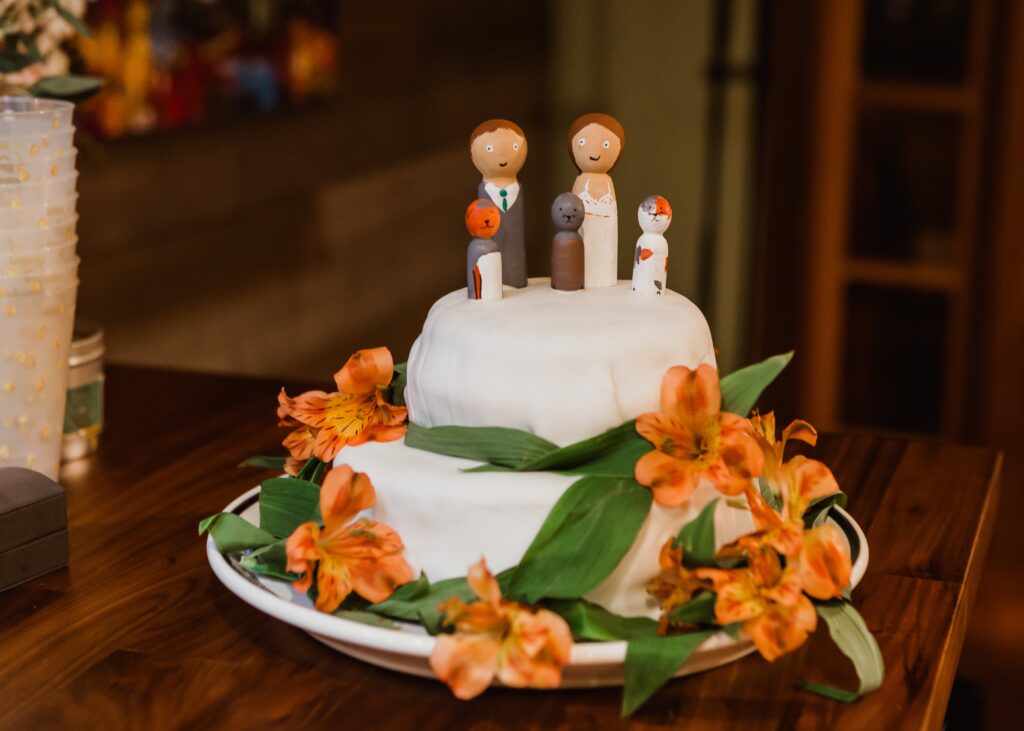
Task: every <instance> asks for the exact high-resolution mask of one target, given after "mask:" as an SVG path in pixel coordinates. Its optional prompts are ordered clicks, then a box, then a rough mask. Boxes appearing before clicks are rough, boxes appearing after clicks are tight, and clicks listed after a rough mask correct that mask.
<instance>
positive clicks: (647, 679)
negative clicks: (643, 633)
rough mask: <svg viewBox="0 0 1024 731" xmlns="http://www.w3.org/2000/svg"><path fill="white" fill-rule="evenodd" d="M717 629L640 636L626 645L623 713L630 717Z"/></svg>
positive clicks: (624, 715)
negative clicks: (660, 635) (664, 635)
mask: <svg viewBox="0 0 1024 731" xmlns="http://www.w3.org/2000/svg"><path fill="white" fill-rule="evenodd" d="M715 631H716V630H702V631H700V632H691V633H689V634H685V635H670V636H668V637H641V638H637V639H633V640H630V641H629V643H628V644H627V645H626V668H625V676H626V677H625V687H624V688H623V690H622V716H623V718H625V717H626V716H630V715H632V714H633V712H634V711H636V709H638V708H639V707H640V706H642V705H643V704H644V703H646V702H647V699H648V698H650V697H651V696H652V695H654V694H655V692H657V690H658V689H659V688H661V686H663V685H665V683H667V682H668V681H669V680H671V679H672V677H673V676H674V675H675V674H676V672H678V671H679V668H681V667H682V666H683V664H684V663H685V662H686V661H687V660H688V659H689V658H690V655H692V654H693V651H694V650H696V649H697V647H698V646H700V644H701V643H702V642H703V641H704V640H706V639H707V638H708V637H710V636H711V635H713V634H714V633H715Z"/></svg>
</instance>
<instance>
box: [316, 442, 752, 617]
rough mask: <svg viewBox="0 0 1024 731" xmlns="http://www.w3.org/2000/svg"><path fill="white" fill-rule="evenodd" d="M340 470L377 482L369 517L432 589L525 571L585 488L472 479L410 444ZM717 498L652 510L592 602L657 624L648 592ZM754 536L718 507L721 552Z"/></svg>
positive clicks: (366, 455) (370, 449) (560, 478)
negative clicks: (572, 496) (565, 504)
mask: <svg viewBox="0 0 1024 731" xmlns="http://www.w3.org/2000/svg"><path fill="white" fill-rule="evenodd" d="M341 463H344V464H348V465H350V466H351V467H352V469H354V470H356V471H357V472H365V473H366V474H367V475H369V476H370V480H371V481H372V482H373V485H374V487H375V488H376V490H377V504H376V506H375V507H373V508H372V509H371V510H370V511H369V513H370V517H372V518H373V519H375V520H378V521H380V522H382V523H385V524H387V525H389V526H391V527H392V528H394V529H395V530H396V531H398V533H399V535H400V536H401V537H402V541H403V542H404V543H405V557H406V559H407V560H408V561H409V563H410V564H411V565H412V567H413V568H414V569H415V570H416V571H423V572H424V573H426V575H427V577H428V578H429V579H430V580H431V581H440V580H443V579H449V578H453V577H458V576H465V575H466V570H467V569H468V568H469V566H470V565H471V564H473V563H475V562H476V561H478V560H479V559H480V557H481V556H482V557H484V558H486V559H487V564H488V566H490V568H491V571H493V572H494V573H498V572H500V571H504V570H505V569H508V568H511V567H512V566H515V565H517V564H518V563H519V561H520V559H521V558H522V557H523V554H524V553H525V552H526V549H527V548H528V547H529V545H530V543H531V542H532V541H533V538H534V536H536V535H537V532H538V531H539V530H540V527H541V524H543V522H544V519H545V518H546V517H547V515H548V513H549V512H550V510H551V508H552V507H554V505H555V503H556V502H558V499H559V498H560V497H561V496H562V493H564V492H565V490H566V489H567V488H568V487H569V485H571V484H572V483H573V482H575V481H576V480H577V479H579V478H577V477H575V476H571V475H569V476H567V475H558V474H553V473H549V472H485V473H466V472H463V471H462V470H463V469H465V468H467V467H474V466H476V465H477V464H478V463H477V462H473V461H471V460H465V459H458V458H454V457H446V456H443V455H439V454H433V453H431V452H424V451H421V450H418V449H412V448H410V447H407V446H405V443H404V442H402V441H398V442H390V443H387V444H381V443H369V444H364V445H361V446H359V447H349V448H346V449H344V450H342V452H341V453H340V454H339V455H338V459H337V460H336V464H341ZM716 497H721V495H720V494H719V493H718V492H716V491H715V489H714V488H713V487H712V486H711V485H710V484H702V485H701V486H700V487H699V488H698V489H697V491H696V492H695V493H694V495H693V497H692V499H691V500H690V501H689V502H688V503H685V504H683V505H681V506H678V507H674V508H665V507H661V506H659V505H657V504H652V507H651V512H650V514H649V515H648V516H647V520H646V521H645V522H644V524H643V527H642V528H641V529H640V531H639V533H638V534H637V537H636V540H635V541H634V542H633V545H632V547H631V548H630V549H629V551H628V552H627V554H626V556H625V557H624V558H623V559H622V561H621V562H620V563H619V565H618V567H617V568H616V569H615V571H613V572H612V574H611V575H610V576H608V578H607V579H605V580H604V582H602V583H601V584H600V585H599V586H597V587H596V588H595V589H594V590H593V591H591V592H590V593H589V594H588V595H587V596H586V598H587V599H589V600H591V601H593V602H595V603H597V604H600V605H601V606H603V607H605V608H606V609H608V610H609V611H612V612H615V613H617V614H621V615H624V616H649V617H652V618H656V617H657V616H658V607H657V604H656V603H655V602H653V601H651V600H650V598H649V597H648V595H647V592H646V590H645V587H646V585H647V583H648V582H649V581H650V580H651V579H652V578H653V577H654V576H655V575H656V574H657V573H658V554H659V551H660V549H661V546H662V545H663V544H664V543H665V541H666V540H668V539H669V538H670V537H671V536H674V535H676V534H677V533H678V532H679V529H680V528H682V526H684V525H685V524H686V523H688V522H690V521H691V520H693V519H694V518H696V517H697V515H698V514H699V512H700V510H701V509H702V508H703V507H704V506H705V505H706V504H707V503H708V502H709V501H710V500H713V499H714V498H716ZM751 530H753V523H752V522H751V518H750V513H749V511H747V510H744V509H740V508H735V507H731V506H729V505H727V504H726V501H725V500H724V499H723V500H720V501H719V503H718V507H717V508H716V511H715V535H716V542H717V543H718V545H719V546H721V545H723V544H725V543H728V542H730V541H732V540H734V539H736V538H737V537H738V536H740V535H742V534H744V533H749V532H750V531H751Z"/></svg>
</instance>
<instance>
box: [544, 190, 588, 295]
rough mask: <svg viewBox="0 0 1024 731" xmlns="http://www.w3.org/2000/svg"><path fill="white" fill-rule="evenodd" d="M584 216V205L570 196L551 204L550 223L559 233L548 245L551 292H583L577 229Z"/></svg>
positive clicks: (581, 243) (583, 261)
mask: <svg viewBox="0 0 1024 731" xmlns="http://www.w3.org/2000/svg"><path fill="white" fill-rule="evenodd" d="M584 215H585V214H584V209H583V201H581V200H580V198H579V196H578V195H575V194H573V193H562V194H561V195H560V196H558V197H557V198H555V202H554V203H552V204H551V220H552V221H553V222H554V224H555V229H557V231H558V232H557V233H556V234H555V238H554V240H553V241H552V242H551V287H552V289H560V290H563V291H566V292H574V291H576V290H577V289H583V274H584V270H585V258H584V251H583V237H582V236H580V234H579V228H580V226H582V225H583V218H584Z"/></svg>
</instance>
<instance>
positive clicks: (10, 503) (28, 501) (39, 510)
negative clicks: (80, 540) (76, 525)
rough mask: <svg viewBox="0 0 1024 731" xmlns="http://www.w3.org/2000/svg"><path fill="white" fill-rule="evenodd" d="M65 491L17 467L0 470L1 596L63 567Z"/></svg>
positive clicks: (65, 511) (66, 550) (44, 477)
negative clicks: (10, 589)
mask: <svg viewBox="0 0 1024 731" xmlns="http://www.w3.org/2000/svg"><path fill="white" fill-rule="evenodd" d="M67 528H68V518H67V500H66V498H65V495H64V488H63V487H61V486H60V485H58V484H57V483H56V482H54V481H53V480H51V479H50V478H48V477H46V476H45V475H42V474H40V473H38V472H33V471H32V470H26V469H23V468H21V467H6V468H4V469H0V591H3V590H4V589H9V588H10V587H12V586H15V585H17V584H20V583H22V582H24V581H28V580H29V579H34V578H35V577H37V576H41V575H42V574H46V573H49V572H50V571H54V570H56V569H59V568H63V567H64V566H67V565H68V530H67Z"/></svg>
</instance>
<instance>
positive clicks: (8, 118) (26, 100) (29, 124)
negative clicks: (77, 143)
mask: <svg viewBox="0 0 1024 731" xmlns="http://www.w3.org/2000/svg"><path fill="white" fill-rule="evenodd" d="M74 110H75V105H74V104H72V103H70V102H64V101H58V100H56V99H36V98H34V97H23V96H0V139H8V138H11V137H14V138H20V137H27V136H32V135H39V136H40V137H42V136H43V135H57V134H61V133H66V132H67V131H68V130H73V129H74V127H72V124H71V116H72V113H73V112H74Z"/></svg>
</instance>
